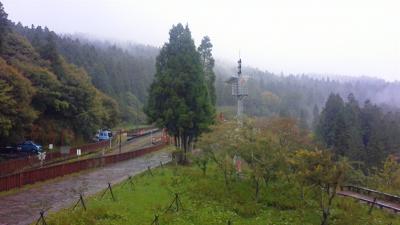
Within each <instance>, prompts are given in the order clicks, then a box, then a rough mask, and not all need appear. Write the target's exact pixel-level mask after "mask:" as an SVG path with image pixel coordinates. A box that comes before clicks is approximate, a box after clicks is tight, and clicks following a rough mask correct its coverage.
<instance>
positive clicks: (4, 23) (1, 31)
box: [0, 2, 9, 53]
mask: <svg viewBox="0 0 400 225" xmlns="http://www.w3.org/2000/svg"><path fill="white" fill-rule="evenodd" d="M7 17H8V15H7V13H6V12H5V11H4V7H3V4H2V3H1V2H0V53H1V52H2V47H3V42H4V37H5V35H6V33H7V31H8V29H9V26H8V19H7Z"/></svg>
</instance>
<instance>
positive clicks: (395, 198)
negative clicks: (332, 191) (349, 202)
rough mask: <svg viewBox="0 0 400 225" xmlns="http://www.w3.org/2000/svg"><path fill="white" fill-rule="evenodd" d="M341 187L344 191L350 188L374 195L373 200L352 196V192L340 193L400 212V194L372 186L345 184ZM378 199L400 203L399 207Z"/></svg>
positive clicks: (360, 192)
mask: <svg viewBox="0 0 400 225" xmlns="http://www.w3.org/2000/svg"><path fill="white" fill-rule="evenodd" d="M340 189H341V190H342V191H345V190H348V191H351V192H355V193H358V194H362V195H366V196H369V197H372V198H373V200H371V199H370V198H363V197H356V196H352V195H350V194H346V193H343V192H341V193H339V194H340V195H344V196H349V197H353V198H356V199H358V200H361V201H364V202H366V203H368V204H371V205H376V206H378V207H379V208H381V209H382V208H386V209H390V210H393V211H394V212H395V213H399V212H400V196H397V195H393V194H389V193H385V192H381V191H377V190H373V189H370V188H365V187H359V186H355V185H344V186H341V187H340ZM378 200H383V201H388V203H394V204H399V207H394V206H392V205H390V204H386V203H384V202H382V201H380V202H379V201H378Z"/></svg>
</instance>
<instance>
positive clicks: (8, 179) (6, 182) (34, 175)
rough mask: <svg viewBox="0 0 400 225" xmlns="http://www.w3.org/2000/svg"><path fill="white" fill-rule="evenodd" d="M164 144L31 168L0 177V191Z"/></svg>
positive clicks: (138, 154) (106, 163) (102, 163)
mask: <svg viewBox="0 0 400 225" xmlns="http://www.w3.org/2000/svg"><path fill="white" fill-rule="evenodd" d="M164 146H165V144H161V145H157V146H152V147H148V148H142V149H139V150H136V151H131V152H125V153H121V154H115V155H107V156H100V157H96V158H90V159H84V160H80V161H76V162H70V163H64V164H59V165H54V166H48V167H43V168H38V169H32V170H28V171H24V172H20V173H16V174H12V175H8V176H3V177H1V178H0V191H7V190H11V189H13V188H17V187H22V186H24V185H27V184H33V183H36V182H39V181H45V180H50V179H53V178H56V177H61V176H64V175H67V174H72V173H76V172H80V171H83V170H87V169H92V168H97V167H102V166H106V165H109V164H113V163H116V162H120V161H124V160H128V159H133V158H136V157H139V156H142V155H145V154H148V153H151V152H154V151H157V150H159V149H161V148H163V147H164Z"/></svg>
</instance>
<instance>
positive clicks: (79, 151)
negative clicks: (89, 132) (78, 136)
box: [76, 148, 82, 156]
mask: <svg viewBox="0 0 400 225" xmlns="http://www.w3.org/2000/svg"><path fill="white" fill-rule="evenodd" d="M81 154H82V152H81V149H80V148H78V149H76V155H77V156H80V155H81Z"/></svg>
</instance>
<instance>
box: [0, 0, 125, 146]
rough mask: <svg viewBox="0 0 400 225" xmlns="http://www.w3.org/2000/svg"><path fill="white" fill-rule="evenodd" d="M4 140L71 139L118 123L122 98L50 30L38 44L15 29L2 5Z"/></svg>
mask: <svg viewBox="0 0 400 225" xmlns="http://www.w3.org/2000/svg"><path fill="white" fill-rule="evenodd" d="M0 40H1V42H0V43H1V48H0V105H1V108H0V142H1V144H10V143H16V142H18V141H21V140H22V139H24V138H31V139H35V140H37V141H39V142H43V143H44V142H46V143H59V142H64V143H65V142H69V141H71V140H72V139H73V138H79V137H82V138H89V137H91V136H92V135H93V133H94V132H95V131H96V130H97V129H98V128H100V127H112V126H115V125H116V124H117V122H118V119H119V111H118V107H117V103H116V101H115V100H113V99H112V98H110V97H108V96H107V95H105V94H104V93H102V92H101V91H99V90H98V89H96V88H95V87H94V86H93V84H92V82H91V79H90V77H89V76H88V75H87V73H86V71H85V70H84V69H82V68H79V67H77V66H75V65H73V64H70V63H68V62H67V61H66V60H65V58H64V57H62V56H61V55H60V54H59V51H58V50H57V47H56V37H55V36H54V35H53V34H52V33H50V32H48V33H46V34H45V36H43V37H42V38H41V39H40V40H38V42H37V43H35V45H33V44H32V42H30V41H29V40H28V39H27V38H26V37H24V36H22V35H20V34H18V33H17V32H16V31H15V30H14V29H13V24H12V23H11V22H10V21H9V20H8V19H7V14H6V13H5V12H4V10H3V7H2V5H0Z"/></svg>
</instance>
